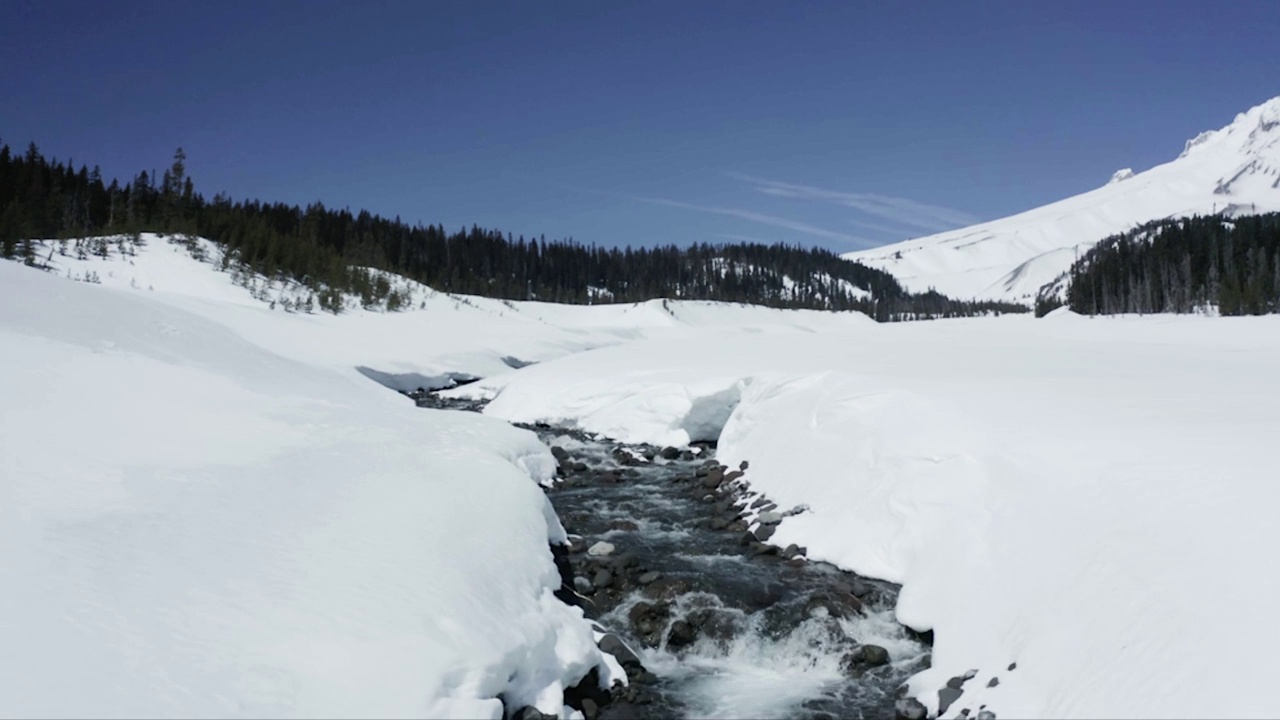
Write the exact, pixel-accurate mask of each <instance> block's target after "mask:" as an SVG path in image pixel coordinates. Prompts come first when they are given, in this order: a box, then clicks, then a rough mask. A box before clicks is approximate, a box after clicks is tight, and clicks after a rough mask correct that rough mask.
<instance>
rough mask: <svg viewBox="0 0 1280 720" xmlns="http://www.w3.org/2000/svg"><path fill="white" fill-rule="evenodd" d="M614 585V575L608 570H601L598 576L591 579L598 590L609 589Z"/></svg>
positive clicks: (597, 573)
mask: <svg viewBox="0 0 1280 720" xmlns="http://www.w3.org/2000/svg"><path fill="white" fill-rule="evenodd" d="M612 584H613V573H611V572H609V571H608V570H599V571H597V572H596V576H595V577H593V578H591V585H592V587H594V588H595V589H597V590H601V589H603V588H607V587H609V586H610V585H612Z"/></svg>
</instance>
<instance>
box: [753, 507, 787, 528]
mask: <svg viewBox="0 0 1280 720" xmlns="http://www.w3.org/2000/svg"><path fill="white" fill-rule="evenodd" d="M756 520H759V521H760V524H761V525H777V524H778V523H780V522H782V514H781V513H777V512H774V511H773V510H766V511H764V512H762V513H760V514H759V515H757V516H756Z"/></svg>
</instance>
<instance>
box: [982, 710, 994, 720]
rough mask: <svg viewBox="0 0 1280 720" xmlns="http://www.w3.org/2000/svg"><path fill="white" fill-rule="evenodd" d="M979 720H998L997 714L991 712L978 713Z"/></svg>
mask: <svg viewBox="0 0 1280 720" xmlns="http://www.w3.org/2000/svg"><path fill="white" fill-rule="evenodd" d="M978 720H996V714H995V713H993V712H991V711H990V710H980V711H978Z"/></svg>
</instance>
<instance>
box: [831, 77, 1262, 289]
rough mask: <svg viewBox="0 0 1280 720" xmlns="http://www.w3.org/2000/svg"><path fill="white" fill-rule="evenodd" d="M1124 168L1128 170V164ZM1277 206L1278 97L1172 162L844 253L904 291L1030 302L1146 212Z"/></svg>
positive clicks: (1164, 214) (1147, 216) (1205, 136)
mask: <svg viewBox="0 0 1280 720" xmlns="http://www.w3.org/2000/svg"><path fill="white" fill-rule="evenodd" d="M1126 171H1127V172H1126ZM1223 211H1226V212H1227V213H1228V214H1236V213H1254V212H1274V211H1280V97H1277V98H1274V99H1272V100H1269V101H1267V102H1266V103H1263V104H1262V105H1259V106H1257V107H1254V108H1252V109H1250V110H1248V111H1247V112H1244V113H1241V114H1239V115H1237V116H1236V118H1235V120H1234V121H1233V122H1232V123H1231V124H1230V125H1227V126H1226V127H1224V128H1222V129H1221V130H1216V131H1209V132H1205V133H1201V134H1200V135H1199V136H1198V137H1196V138H1195V139H1194V140H1190V141H1188V142H1187V147H1186V149H1185V150H1184V151H1183V152H1182V154H1181V155H1179V156H1178V158H1177V159H1175V160H1173V161H1172V162H1168V163H1165V164H1163V165H1159V166H1157V167H1154V168H1151V169H1150V170H1147V171H1146V172H1142V173H1137V174H1134V173H1133V172H1132V171H1131V170H1128V169H1127V168H1126V170H1121V171H1119V172H1117V173H1116V174H1115V175H1114V176H1112V178H1111V181H1110V182H1108V183H1107V184H1106V185H1105V186H1103V187H1101V188H1098V189H1096V190H1092V191H1090V192H1086V193H1084V194H1081V195H1077V196H1075V197H1071V198H1067V199H1065V200H1061V201H1059V202H1055V203H1052V204H1049V205H1045V206H1043V207H1039V208H1035V209H1032V210H1028V211H1026V212H1023V213H1019V214H1017V215H1012V216H1010V217H1006V218H1001V219H999V220H992V221H990V222H985V223H980V224H978V225H973V226H970V227H966V228H961V229H958V230H950V231H947V232H943V233H939V234H936V235H930V236H928V237H923V238H917V239H913V240H906V241H903V242H899V243H895V244H892V245H886V246H883V247H878V248H873V249H870V250H864V251H859V252H855V253H849V254H847V255H845V256H844V257H846V258H849V259H851V260H857V261H858V262H861V263H864V264H867V265H870V266H872V267H876V268H879V269H881V270H885V271H887V272H889V273H891V274H892V275H894V277H896V278H897V279H898V280H899V281H900V282H901V283H902V284H903V285H904V286H905V287H907V288H908V289H910V290H913V291H918V292H922V291H925V290H928V289H929V288H935V289H937V290H938V291H939V292H941V293H943V294H944V295H949V296H951V297H956V298H970V297H976V298H987V299H1000V300H1010V301H1017V302H1028V303H1029V302H1030V301H1032V300H1034V297H1035V294H1036V291H1037V290H1038V289H1039V288H1040V286H1041V285H1043V284H1045V283H1047V282H1049V281H1051V280H1052V279H1053V278H1055V277H1057V276H1058V275H1060V274H1061V273H1063V272H1064V271H1066V270H1067V268H1069V267H1070V265H1071V263H1072V262H1074V261H1075V259H1076V257H1078V256H1079V255H1080V254H1082V253H1083V252H1084V251H1085V250H1087V249H1089V248H1090V247H1092V246H1093V245H1094V244H1095V243H1097V242H1098V241H1099V240H1102V239H1103V238H1105V237H1108V236H1110V235H1114V234H1117V233H1121V232H1124V231H1126V230H1130V229H1132V228H1134V227H1136V226H1138V225H1142V224H1144V223H1146V222H1149V221H1152V220H1159V219H1162V218H1169V217H1185V216H1190V215H1196V214H1198V215H1209V214H1213V213H1217V212H1223Z"/></svg>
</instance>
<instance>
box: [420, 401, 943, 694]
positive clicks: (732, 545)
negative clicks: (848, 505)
mask: <svg viewBox="0 0 1280 720" xmlns="http://www.w3.org/2000/svg"><path fill="white" fill-rule="evenodd" d="M415 401H416V402H417V403H418V404H419V405H420V406H423V407H433V408H438V409H451V410H472V411H477V410H480V409H482V404H481V403H477V402H474V401H461V402H459V401H453V400H447V399H443V398H439V397H438V396H435V395H432V394H418V395H417V396H416V397H415ZM529 429H531V430H533V431H535V432H536V433H537V434H538V436H539V438H540V439H542V441H543V442H544V443H546V444H547V445H548V446H549V447H550V448H551V449H552V453H553V454H554V455H555V457H556V459H557V461H558V463H559V468H560V471H559V473H558V475H559V477H560V479H559V481H558V482H557V483H556V484H555V485H553V486H552V487H550V488H548V489H547V495H548V497H549V498H550V500H551V502H552V505H553V506H554V508H555V510H556V512H557V514H558V515H559V517H560V519H561V522H562V524H563V525H564V527H565V529H566V531H567V532H568V533H569V534H570V544H569V546H568V547H561V548H553V553H554V554H555V555H556V559H557V565H558V567H560V570H561V575H562V578H563V579H564V582H565V587H562V589H561V592H560V593H558V594H559V595H560V596H561V598H562V599H563V600H565V601H567V602H570V603H573V604H577V605H579V606H581V607H582V608H583V610H584V612H585V614H586V615H587V617H589V618H591V619H593V620H594V621H596V622H597V623H598V625H599V628H600V630H602V631H603V633H602V637H601V638H600V646H601V648H602V649H604V650H605V651H606V652H609V653H611V654H613V655H614V656H615V657H617V659H618V660H619V661H620V662H621V663H622V664H623V667H624V668H625V669H626V670H627V674H628V676H629V678H630V684H629V685H628V686H627V687H620V686H616V687H615V688H613V689H612V691H610V692H609V694H608V696H607V697H599V696H597V697H594V698H578V697H575V698H574V702H571V703H570V704H571V705H573V706H574V707H578V708H579V709H582V710H583V712H584V715H586V716H587V718H588V720H595V718H600V719H601V720H609V719H611V718H618V719H623V718H649V717H664V718H667V717H734V718H742V717H771V718H776V717H787V718H813V719H817V718H860V717H865V718H885V717H893V716H895V714H902V713H903V712H904V710H905V711H908V712H910V711H912V710H914V707H912V704H911V703H908V704H905V705H904V703H901V702H899V696H898V688H899V687H900V686H901V684H902V683H903V681H904V680H906V679H907V678H908V677H910V676H911V675H912V674H914V673H916V672H919V671H920V670H922V669H924V668H926V667H928V663H929V644H928V641H929V638H928V637H924V636H921V635H920V634H917V633H914V632H912V631H911V630H909V629H908V628H905V627H903V626H902V625H900V624H898V623H897V622H896V621H895V620H894V617H893V612H892V608H893V606H894V603H895V601H896V597H897V591H898V588H897V587H896V586H894V585H892V584H890V583H885V582H880V581H876V580H872V579H869V578H862V577H859V576H857V575H855V574H853V573H850V572H846V571H843V570H840V569H838V568H836V567H834V566H831V565H828V564H826V563H821V562H812V561H809V560H808V559H807V558H805V550H804V548H801V547H797V546H794V545H792V546H788V547H785V548H779V547H776V546H774V545H770V544H769V543H768V540H769V538H770V537H771V536H772V533H773V529H774V528H775V527H776V525H777V524H778V523H779V522H785V519H786V517H787V516H788V515H790V514H794V513H798V512H804V511H805V509H804V508H778V507H776V505H774V504H773V503H772V502H771V501H770V500H769V499H768V498H766V497H763V496H760V495H758V494H756V493H754V491H752V490H751V488H750V468H749V466H747V465H746V464H745V463H744V466H743V467H739V468H732V469H730V468H727V467H724V466H723V465H720V464H719V463H718V462H716V460H715V457H714V447H713V446H712V445H710V444H705V443H703V444H695V445H694V446H691V447H689V448H656V447H651V446H644V445H639V446H637V445H623V444H619V443H614V442H612V441H609V440H607V439H602V438H595V437H591V436H588V435H585V434H583V433H580V432H577V431H574V430H572V429H565V428H555V427H550V426H545V425H538V426H533V427H530V428H529ZM579 694H581V693H579ZM584 701H585V702H584ZM530 717H532V716H530Z"/></svg>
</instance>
